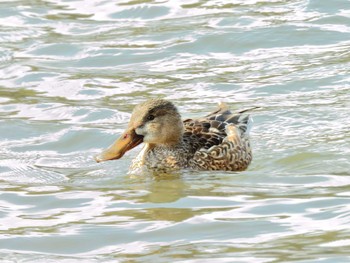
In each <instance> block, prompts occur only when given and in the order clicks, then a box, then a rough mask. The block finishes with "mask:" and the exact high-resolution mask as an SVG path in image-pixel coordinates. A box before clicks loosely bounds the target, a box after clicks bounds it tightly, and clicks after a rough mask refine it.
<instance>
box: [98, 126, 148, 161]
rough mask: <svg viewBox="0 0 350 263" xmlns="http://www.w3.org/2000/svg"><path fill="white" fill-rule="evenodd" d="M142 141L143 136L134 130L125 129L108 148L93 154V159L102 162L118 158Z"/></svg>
mask: <svg viewBox="0 0 350 263" xmlns="http://www.w3.org/2000/svg"><path fill="white" fill-rule="evenodd" d="M142 141H143V136H140V135H137V134H136V133H135V130H127V131H125V132H124V133H123V134H122V135H121V136H120V137H119V138H118V139H117V140H116V141H115V142H114V143H113V144H112V145H111V146H109V148H108V149H106V150H104V151H103V152H101V153H100V154H99V155H97V156H95V160H96V162H103V161H109V160H116V159H119V158H121V157H122V156H123V155H124V154H125V153H126V152H127V151H129V150H131V149H132V148H134V147H136V146H137V145H139V144H140V143H142Z"/></svg>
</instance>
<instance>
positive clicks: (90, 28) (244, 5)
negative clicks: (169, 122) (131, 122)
mask: <svg viewBox="0 0 350 263" xmlns="http://www.w3.org/2000/svg"><path fill="white" fill-rule="evenodd" d="M349 10H350V2H349V1H346V0H332V1H326V0H323V1H322V0H321V1H320V0H308V1H307V0H289V1H286V0H274V1H266V0H265V1H264V0H253V1H247V0H234V1H224V0H219V1H198V0H195V1H152V0H150V1H137V0H136V1H127V0H126V1H102V0H101V1H97V0H94V1H78V0H71V1H65V0H44V1H42V0H41V1H40V0H33V1H24V0H18V1H14V0H11V1H1V2H0V25H1V26H0V138H1V140H0V188H1V190H0V259H1V260H0V261H1V262H78V261H79V262H186V263H188V262H191V263H192V262H254V263H256V262H327V263H328V262H329V263H334V262H350V205H349V201H350V179H349V178H350V177H348V176H349V175H350V172H349V170H350V154H349V153H350V150H349V149H350V118H349V112H350V77H349V76H350V74H349V73H350V12H349ZM157 97H162V98H166V99H169V100H172V101H173V102H174V103H175V104H176V105H177V106H178V108H179V110H180V112H181V114H182V115H183V117H184V118H188V117H200V116H203V115H205V114H207V113H208V112H210V111H212V110H214V109H215V108H216V105H217V103H218V102H220V101H225V102H226V103H228V104H229V105H230V107H232V108H233V109H244V108H248V107H253V106H259V107H261V108H260V109H259V110H256V111H255V112H254V113H253V118H254V127H253V129H252V131H251V141H252V145H253V153H254V160H253V162H252V164H251V166H250V167H249V169H248V170H247V171H245V172H241V173H224V172H183V173H181V174H178V175H169V176H165V177H160V178H154V177H150V176H147V175H145V176H142V175H140V176H138V177H135V176H129V175H127V171H128V166H129V165H130V162H131V160H132V158H133V157H134V156H135V155H136V154H137V152H138V151H139V148H138V149H135V150H132V151H130V152H128V153H127V154H126V155H125V156H124V157H123V159H121V160H118V161H111V162H106V163H102V164H97V163H95V162H94V161H93V156H94V155H95V154H96V153H98V152H99V151H100V150H101V149H102V148H105V147H106V146H108V145H109V144H110V143H111V142H112V141H113V140H114V139H115V138H116V137H117V136H118V135H119V134H120V133H121V132H122V130H123V129H124V128H125V127H126V125H127V122H128V118H129V117H130V112H131V110H132V108H133V107H134V105H135V104H137V103H139V102H141V101H144V100H146V99H147V98H157Z"/></svg>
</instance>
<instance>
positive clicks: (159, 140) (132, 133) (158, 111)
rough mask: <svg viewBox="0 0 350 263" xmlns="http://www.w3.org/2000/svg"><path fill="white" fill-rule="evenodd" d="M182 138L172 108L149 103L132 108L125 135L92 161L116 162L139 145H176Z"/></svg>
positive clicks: (163, 102)
mask: <svg viewBox="0 0 350 263" xmlns="http://www.w3.org/2000/svg"><path fill="white" fill-rule="evenodd" d="M182 134H183V124H182V121H181V116H180V114H179V112H178V110H177V109H176V107H175V106H174V104H172V103H171V102H169V101H167V100H163V99H152V100H148V101H146V102H143V103H141V104H139V105H137V106H136V107H135V108H134V110H133V112H132V116H131V119H130V122H129V124H128V127H127V129H126V130H125V131H124V133H123V134H122V135H121V136H120V137H119V138H118V139H117V140H116V141H115V142H114V143H113V144H112V145H111V146H110V147H109V148H108V149H106V150H104V151H103V152H102V153H101V154H99V155H98V156H96V157H95V159H96V161H97V162H102V161H108V160H115V159H119V158H121V157H122V156H123V155H124V154H125V153H126V152H127V151H129V150H131V149H132V148H134V147H136V146H137V145H139V144H140V143H142V142H144V143H147V144H149V145H150V146H151V147H155V146H159V145H166V146H172V145H176V144H178V143H179V142H180V140H181V138H182Z"/></svg>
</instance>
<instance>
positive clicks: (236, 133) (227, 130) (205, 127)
mask: <svg viewBox="0 0 350 263" xmlns="http://www.w3.org/2000/svg"><path fill="white" fill-rule="evenodd" d="M245 111H246V110H245ZM245 111H240V112H238V113H232V112H231V111H230V110H228V108H227V107H226V105H224V104H222V105H220V108H219V109H218V110H217V111H215V112H213V113H211V114H209V115H207V116H205V117H203V118H200V119H194V120H193V119H187V120H185V121H184V127H185V132H184V140H185V142H186V143H187V144H189V145H190V149H191V150H192V151H193V157H192V158H191V159H190V160H189V167H190V168H192V169H197V170H227V171H240V170H244V169H246V168H247V167H248V165H249V163H250V162H251V159H252V153H251V149H250V145H249V140H248V125H249V115H244V114H243V113H244V112H245Z"/></svg>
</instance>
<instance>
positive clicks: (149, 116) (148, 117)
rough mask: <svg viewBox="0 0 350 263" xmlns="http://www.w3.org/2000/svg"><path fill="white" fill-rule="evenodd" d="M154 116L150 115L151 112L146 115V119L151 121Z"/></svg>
mask: <svg viewBox="0 0 350 263" xmlns="http://www.w3.org/2000/svg"><path fill="white" fill-rule="evenodd" d="M154 118H155V117H154V115H152V114H150V115H148V116H147V120H148V121H153V120H154Z"/></svg>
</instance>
